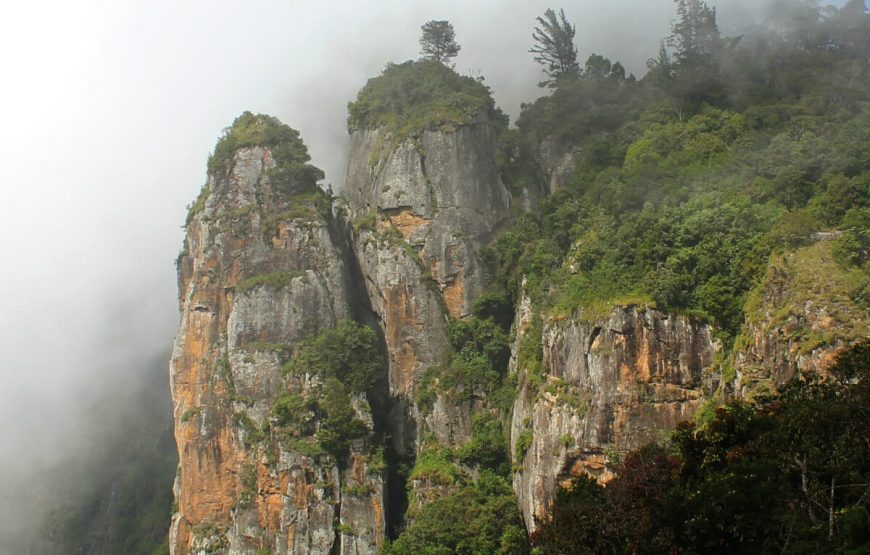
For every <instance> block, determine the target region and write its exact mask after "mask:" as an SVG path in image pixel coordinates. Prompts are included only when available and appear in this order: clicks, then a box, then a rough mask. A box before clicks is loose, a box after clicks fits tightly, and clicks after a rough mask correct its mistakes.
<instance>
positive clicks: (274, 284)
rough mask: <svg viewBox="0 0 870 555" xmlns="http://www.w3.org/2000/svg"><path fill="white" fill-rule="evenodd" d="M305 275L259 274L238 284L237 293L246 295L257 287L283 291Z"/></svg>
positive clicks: (295, 273)
mask: <svg viewBox="0 0 870 555" xmlns="http://www.w3.org/2000/svg"><path fill="white" fill-rule="evenodd" d="M304 275H305V272H271V273H268V274H259V275H256V276H252V277H249V278H247V279H243V280H242V281H240V282H239V283H238V284H236V293H239V294H241V293H245V292H247V291H250V290H251V289H255V288H257V287H268V288H270V289H282V288H284V287H286V286H288V285H290V282H291V281H293V280H294V279H296V278H298V277H302V276H304Z"/></svg>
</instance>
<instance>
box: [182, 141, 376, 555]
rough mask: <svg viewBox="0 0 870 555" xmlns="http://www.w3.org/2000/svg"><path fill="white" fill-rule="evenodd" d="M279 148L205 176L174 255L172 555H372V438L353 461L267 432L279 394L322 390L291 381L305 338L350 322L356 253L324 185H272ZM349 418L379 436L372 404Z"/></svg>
mask: <svg viewBox="0 0 870 555" xmlns="http://www.w3.org/2000/svg"><path fill="white" fill-rule="evenodd" d="M275 164H276V163H275V161H274V159H273V156H272V151H271V150H270V149H269V148H266V147H262V146H253V147H244V148H239V149H237V150H236V151H235V153H234V155H233V159H232V162H231V164H229V165H228V166H227V168H226V169H220V170H216V171H212V172H210V175H209V178H208V183H207V184H206V187H205V189H204V192H203V195H201V197H200V199H198V201H197V203H196V204H194V206H193V207H192V209H191V216H190V217H189V221H188V224H187V238H186V248H185V252H183V253H182V255H181V256H180V258H179V288H180V309H181V323H180V326H179V330H178V335H177V336H176V339H175V346H174V350H173V354H172V361H171V371H170V372H171V384H172V395H173V401H174V413H175V437H176V440H177V443H178V449H179V455H180V464H179V471H178V477H177V479H176V485H175V496H176V507H177V509H176V510H175V513H174V515H173V518H172V527H171V531H170V547H171V551H172V553H173V554H176V555H181V554H187V553H197V554H199V553H202V554H204V553H227V554H254V553H258V552H261V551H258V550H265V551H268V552H270V553H273V554H283V553H295V554H303V553H311V554H315V553H320V554H324V555H326V554H332V553H342V554H366V553H376V552H377V551H378V546H379V545H380V543H381V542H382V541H383V537H384V527H385V524H384V523H385V518H384V478H383V476H382V471H381V470H380V468H379V467H378V465H376V464H372V463H371V462H370V457H369V455H368V454H367V453H368V448H367V445H366V444H365V440H358V441H356V442H354V444H353V445H352V446H351V449H350V454H349V455H348V456H347V460H336V458H335V457H331V456H325V455H323V454H312V453H311V452H309V451H308V450H306V449H304V443H298V442H297V443H296V444H292V443H290V442H288V441H285V440H284V439H283V438H281V437H279V434H278V433H276V431H275V430H274V428H273V427H272V426H271V423H272V416H271V408H272V405H273V403H274V401H275V399H276V398H277V397H278V396H279V395H280V394H282V393H304V392H306V391H308V390H309V389H311V388H316V387H318V386H319V384H318V382H317V379H316V377H313V376H308V375H306V376H303V377H295V378H293V379H289V378H287V377H285V376H284V374H283V372H282V365H283V363H284V362H285V359H286V357H287V354H288V353H289V352H290V351H291V350H292V348H293V346H294V345H296V344H297V343H298V342H299V341H301V340H303V339H306V338H308V337H311V336H313V335H314V334H316V333H318V332H319V331H321V330H323V329H326V328H331V327H334V326H335V325H336V324H337V322H339V321H340V320H343V319H348V318H351V317H353V315H354V307H353V304H352V300H353V299H352V297H353V295H352V292H351V283H350V274H349V264H350V263H349V261H348V253H347V252H346V249H345V248H344V246H343V243H342V235H341V234H340V233H339V232H338V230H337V229H336V226H335V223H334V222H333V219H332V215H331V212H330V208H329V205H330V203H329V200H328V199H327V198H326V197H325V195H324V193H322V192H321V191H320V190H319V189H317V188H316V187H313V186H311V187H299V188H297V189H295V190H289V191H288V190H286V187H285V188H284V189H282V190H281V191H279V190H277V189H276V188H275V187H273V186H272V180H271V176H272V175H273V174H272V169H273V168H274V167H275ZM353 404H354V411H355V413H356V415H357V417H358V418H359V419H360V420H362V421H363V422H365V423H366V426H367V427H368V429H369V430H371V429H372V428H373V427H374V423H373V421H372V418H371V416H370V413H371V409H370V408H369V407H368V403H367V401H366V399H365V398H364V396H361V395H359V396H356V397H355V398H354V403H353Z"/></svg>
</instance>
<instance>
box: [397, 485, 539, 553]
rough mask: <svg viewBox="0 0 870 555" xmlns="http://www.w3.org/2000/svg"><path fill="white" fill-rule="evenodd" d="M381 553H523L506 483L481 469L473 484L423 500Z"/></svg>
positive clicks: (520, 528)
mask: <svg viewBox="0 0 870 555" xmlns="http://www.w3.org/2000/svg"><path fill="white" fill-rule="evenodd" d="M383 553H384V554H385V555H448V554H454V553H459V554H463V555H524V554H526V553H529V544H528V537H527V535H526V531H525V529H524V527H523V524H522V520H521V519H520V514H519V511H518V510H517V504H516V498H515V497H514V495H513V491H511V485H510V482H509V481H508V480H507V479H505V478H502V477H500V476H496V475H494V474H492V473H491V472H488V471H484V472H482V473H481V475H480V479H479V480H478V481H477V482H476V483H475V484H474V485H468V486H463V487H462V488H460V489H458V490H457V491H456V492H455V493H452V494H450V495H448V496H446V497H442V498H441V499H438V500H436V501H432V502H430V503H427V504H426V505H424V506H423V507H422V509H421V510H420V512H419V513H418V514H417V515H416V516H415V517H414V519H413V521H412V522H411V524H410V525H409V526H408V527H407V528H406V529H405V530H404V531H403V533H402V535H401V536H399V537H398V538H397V539H396V541H395V542H393V543H392V545H388V546H387V547H386V548H385V549H384V550H383Z"/></svg>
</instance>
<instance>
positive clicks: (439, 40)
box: [420, 19, 462, 64]
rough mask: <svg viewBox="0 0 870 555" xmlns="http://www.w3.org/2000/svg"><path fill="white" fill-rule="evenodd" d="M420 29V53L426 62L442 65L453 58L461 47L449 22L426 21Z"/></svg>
mask: <svg viewBox="0 0 870 555" xmlns="http://www.w3.org/2000/svg"><path fill="white" fill-rule="evenodd" d="M420 29H422V30H423V35H422V36H421V37H420V48H421V50H420V53H421V54H423V57H424V58H425V59H427V60H433V61H436V62H440V63H442V64H444V63H447V60H449V59H450V58H455V57H456V55H457V54H459V51H460V50H462V47H461V46H460V45H459V44H458V43H457V42H456V34H455V33H454V31H453V25H451V24H450V22H449V21H444V20H435V19H433V20H432V21H427V22H426V23H424V24H423V25H422V26H421V27H420Z"/></svg>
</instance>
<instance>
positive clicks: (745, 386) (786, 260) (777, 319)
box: [726, 236, 870, 397]
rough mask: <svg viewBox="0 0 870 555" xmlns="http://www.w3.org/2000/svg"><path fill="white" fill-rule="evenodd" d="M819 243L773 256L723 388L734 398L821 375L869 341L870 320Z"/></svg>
mask: <svg viewBox="0 0 870 555" xmlns="http://www.w3.org/2000/svg"><path fill="white" fill-rule="evenodd" d="M820 239H821V240H820V241H819V242H817V243H816V244H814V245H810V246H807V247H803V248H801V249H798V250H797V251H795V252H791V253H787V254H784V255H774V256H773V257H772V258H771V262H770V265H769V266H768V268H767V273H766V275H765V277H764V279H763V280H762V283H761V285H760V286H759V287H758V288H757V289H756V291H754V292H753V294H752V295H751V296H750V301H749V303H748V306H747V308H748V310H747V322H746V330H745V332H744V333H743V335H742V336H741V337H740V338H738V341H737V349H736V354H735V357H734V367H735V370H736V373H735V378H734V380H733V382H732V383H728V384H726V385H727V386H729V387H730V388H732V389H733V391H734V392H735V394H737V395H738V396H741V397H751V396H752V395H753V394H754V393H755V392H758V391H760V392H767V393H771V392H773V391H775V389H776V387H778V386H781V385H782V384H784V383H785V382H786V381H788V380H789V379H791V378H792V377H794V376H795V375H796V374H799V373H805V372H816V373H821V374H824V373H825V371H826V370H827V368H828V367H829V366H831V365H832V364H833V363H834V362H835V361H836V358H837V355H838V354H839V353H840V352H841V351H842V350H843V349H844V348H846V347H848V346H849V345H852V344H854V343H856V342H858V341H860V340H862V339H865V338H867V337H868V336H870V314H868V311H867V310H866V308H864V307H862V306H860V305H859V304H858V303H856V302H855V300H854V299H853V298H852V297H853V295H852V293H853V292H852V285H851V280H850V276H849V273H848V271H844V270H843V269H842V268H841V267H840V266H839V265H838V264H837V263H836V262H835V261H834V259H833V256H832V244H831V242H830V241H828V240H827V239H828V238H827V237H825V236H822V237H820ZM855 271H857V270H855Z"/></svg>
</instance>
